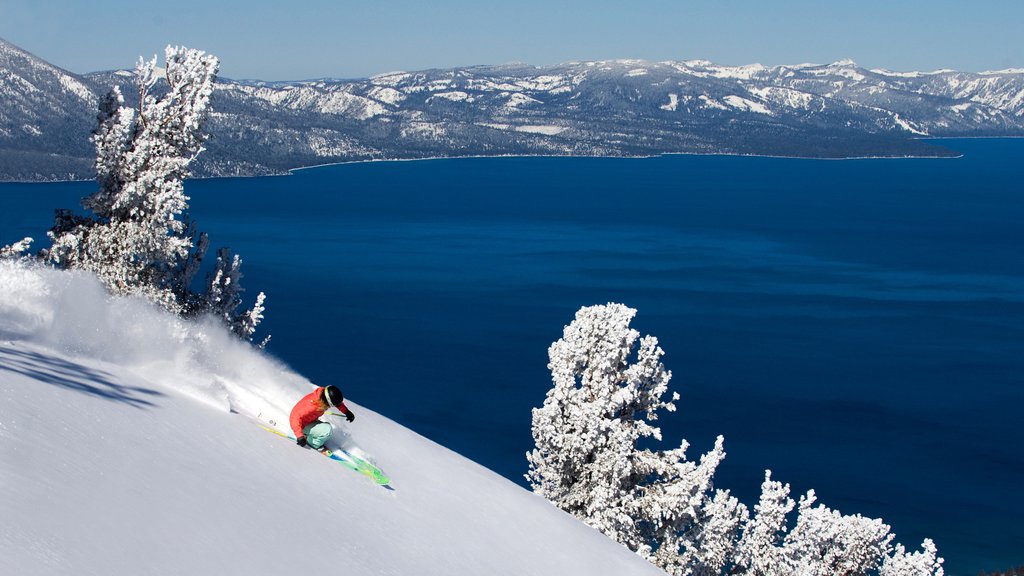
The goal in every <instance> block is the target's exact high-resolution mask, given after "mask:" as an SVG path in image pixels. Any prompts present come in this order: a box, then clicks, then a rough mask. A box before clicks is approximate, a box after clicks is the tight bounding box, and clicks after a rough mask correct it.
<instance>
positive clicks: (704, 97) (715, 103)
mask: <svg viewBox="0 0 1024 576" xmlns="http://www.w3.org/2000/svg"><path fill="white" fill-rule="evenodd" d="M699 98H700V101H701V102H703V103H704V105H705V106H707V107H711V108H717V109H719V110H728V109H729V107H728V106H726V105H725V104H722V103H721V102H719V101H718V100H715V99H713V98H709V97H708V96H707V95H705V94H701V95H700V96H699Z"/></svg>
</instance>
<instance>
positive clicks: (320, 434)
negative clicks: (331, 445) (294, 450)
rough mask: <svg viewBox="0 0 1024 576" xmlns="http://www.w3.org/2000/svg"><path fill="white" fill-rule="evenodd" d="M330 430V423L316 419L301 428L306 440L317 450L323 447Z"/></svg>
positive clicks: (329, 435)
mask: <svg viewBox="0 0 1024 576" xmlns="http://www.w3.org/2000/svg"><path fill="white" fill-rule="evenodd" d="M332 430H333V429H332V428H331V425H330V423H328V422H320V421H319V420H317V421H316V422H313V423H312V424H309V425H307V426H306V427H305V428H303V429H302V433H303V434H305V435H306V442H308V443H309V445H310V446H312V447H313V448H316V449H317V450H319V449H321V448H323V447H324V444H325V443H327V439H328V438H330V437H331V431H332Z"/></svg>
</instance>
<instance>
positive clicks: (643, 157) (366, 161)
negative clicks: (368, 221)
mask: <svg viewBox="0 0 1024 576" xmlns="http://www.w3.org/2000/svg"><path fill="white" fill-rule="evenodd" d="M968 139H970V140H1002V139H1024V136H992V137H989V136H969V137H960V136H934V137H923V138H919V140H968ZM669 156H721V157H736V158H771V159H776V160H812V161H834V162H841V161H858V160H957V159H960V158H963V157H964V155H963V154H956V155H951V156H924V155H907V156H841V157H828V156H783V155H777V154H740V153H729V152H659V153H654V154H643V155H635V156H630V155H602V156H598V155H582V154H467V155H459V156H424V157H422V158H368V159H362V160H342V161H339V162H325V163H322V164H312V165H309V166H299V167H296V168H287V169H285V170H284V171H283V172H280V173H275V174H252V175H225V176H199V177H189V178H187V179H186V181H187V180H216V179H220V178H277V177H283V176H292V175H294V173H295V172H299V171H302V170H312V169H316V168H328V167H331V166H344V165H348V164H370V163H376V162H424V161H432V160H471V159H487V158H579V159H587V158H592V159H603V158H606V159H613V160H647V159H656V158H663V157H669ZM92 181H94V179H92V178H89V179H81V180H43V181H33V180H0V184H71V183H79V182H92Z"/></svg>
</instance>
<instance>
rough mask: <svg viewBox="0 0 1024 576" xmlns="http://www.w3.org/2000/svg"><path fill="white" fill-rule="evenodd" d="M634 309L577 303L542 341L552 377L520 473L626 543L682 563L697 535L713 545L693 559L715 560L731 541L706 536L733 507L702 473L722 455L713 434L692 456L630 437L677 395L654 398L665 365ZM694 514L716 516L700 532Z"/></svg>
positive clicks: (733, 519)
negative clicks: (707, 447) (553, 335)
mask: <svg viewBox="0 0 1024 576" xmlns="http://www.w3.org/2000/svg"><path fill="white" fill-rule="evenodd" d="M635 314H636V310H634V309H632V308H628V307H626V306H624V305H622V304H608V305H605V306H591V307H585V308H582V309H580V310H579V311H578V312H577V313H576V318H575V320H574V321H573V322H572V323H571V324H569V325H568V326H566V327H565V330H564V332H563V335H562V338H561V339H559V340H558V341H556V342H555V343H553V344H552V345H551V347H550V349H549V350H548V355H549V358H550V363H549V364H548V368H549V369H550V370H551V375H552V382H553V387H552V389H551V390H550V391H549V392H548V394H547V398H546V399H545V401H544V405H543V406H542V407H540V408H536V409H534V410H533V437H534V441H535V445H536V448H535V449H534V450H533V451H532V452H530V453H528V454H527V460H528V461H529V464H530V469H529V473H528V474H527V479H529V481H530V484H531V486H532V488H533V490H534V491H535V492H536V493H538V494H540V495H542V496H544V497H545V498H547V499H548V500H550V501H551V502H552V503H554V504H555V505H556V506H558V507H559V508H561V509H563V510H565V511H567V512H569V513H571V514H573V515H575V516H576V517H578V518H580V519H581V520H583V521H584V522H586V523H587V524H589V525H590V526H593V527H594V528H596V529H598V530H600V531H601V532H603V533H604V534H606V535H608V536H609V537H611V538H613V539H615V540H616V541H618V542H621V543H623V544H624V545H626V546H627V547H629V548H630V549H631V550H634V551H637V552H638V553H639V554H641V555H643V556H644V557H646V558H648V559H650V560H652V561H653V562H655V563H657V564H658V565H660V566H662V567H665V568H666V569H672V570H673V572H674V573H679V574H683V573H689V572H686V571H685V570H686V569H687V568H686V567H684V566H683V563H682V562H680V558H687V559H693V563H694V564H696V563H697V562H698V560H696V557H697V556H698V555H699V554H700V552H699V551H697V550H691V549H690V548H689V547H688V545H691V544H693V543H696V542H701V543H702V544H706V545H707V548H708V550H713V552H710V553H709V554H708V555H707V557H706V558H705V557H701V560H700V561H707V562H711V563H716V562H717V560H716V559H715V555H716V554H717V553H718V551H719V550H720V549H722V548H723V547H724V548H726V549H728V548H730V547H731V546H730V545H724V546H721V545H720V543H718V542H712V541H711V540H712V539H713V535H714V534H716V533H717V534H721V535H722V536H723V537H730V536H732V535H734V534H735V526H732V523H738V522H739V519H740V518H741V517H742V512H741V511H740V506H739V505H738V502H735V501H732V500H729V496H728V495H727V494H723V495H719V500H718V502H717V504H715V503H714V500H712V494H711V492H710V491H711V477H712V476H713V474H714V471H715V468H716V467H717V465H718V463H719V462H720V461H721V460H722V458H723V457H724V456H725V453H724V451H723V450H722V439H721V438H720V439H719V441H718V443H716V446H715V449H714V450H713V451H712V452H709V453H708V454H705V455H704V457H702V458H701V461H700V463H699V464H697V463H694V462H690V461H687V460H686V455H685V452H686V449H687V444H686V442H685V441H683V443H682V445H681V446H680V447H679V448H677V449H675V450H669V451H664V452H659V451H653V450H649V449H643V450H641V449H640V448H639V447H638V446H637V444H638V442H639V441H641V440H642V439H645V438H654V439H656V440H661V431H660V429H658V428H656V427H655V426H653V425H651V424H650V422H653V421H655V420H657V418H658V412H659V411H660V410H662V409H665V410H668V411H672V410H675V405H674V404H673V402H674V401H675V400H678V399H679V396H678V394H672V396H671V400H667V401H666V400H663V399H662V397H663V396H664V395H665V394H666V392H667V390H668V382H669V380H670V379H671V377H672V375H671V373H670V372H668V371H667V370H666V369H665V367H664V365H663V364H662V363H661V357H662V356H663V355H664V352H663V351H662V349H661V348H660V347H659V346H658V340H657V339H656V338H654V337H653V336H645V337H644V338H642V339H641V338H640V333H639V332H637V331H636V330H633V329H631V328H630V327H629V323H630V321H631V320H632V319H633V317H634V315H635ZM634 354H635V360H633V358H634ZM631 360H633V361H632V362H631ZM702 518H707V519H712V520H713V521H716V522H718V523H719V524H718V525H716V527H715V528H713V529H712V530H711V531H709V532H706V533H705V535H704V536H698V535H697V533H696V532H695V531H694V532H692V533H691V531H693V530H695V529H696V525H697V523H698V522H699V520H700V519H702ZM730 526H732V527H730ZM686 564H687V565H689V564H690V562H689V561H687V562H686ZM677 569H678V570H677Z"/></svg>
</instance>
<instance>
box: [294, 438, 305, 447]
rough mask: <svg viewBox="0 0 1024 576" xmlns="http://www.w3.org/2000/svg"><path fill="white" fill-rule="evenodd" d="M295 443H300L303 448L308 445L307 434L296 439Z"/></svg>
mask: <svg viewBox="0 0 1024 576" xmlns="http://www.w3.org/2000/svg"><path fill="white" fill-rule="evenodd" d="M295 443H296V444H298V445H299V446H302V447H303V448H305V447H306V437H305V436H299V437H298V438H296V439H295Z"/></svg>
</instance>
